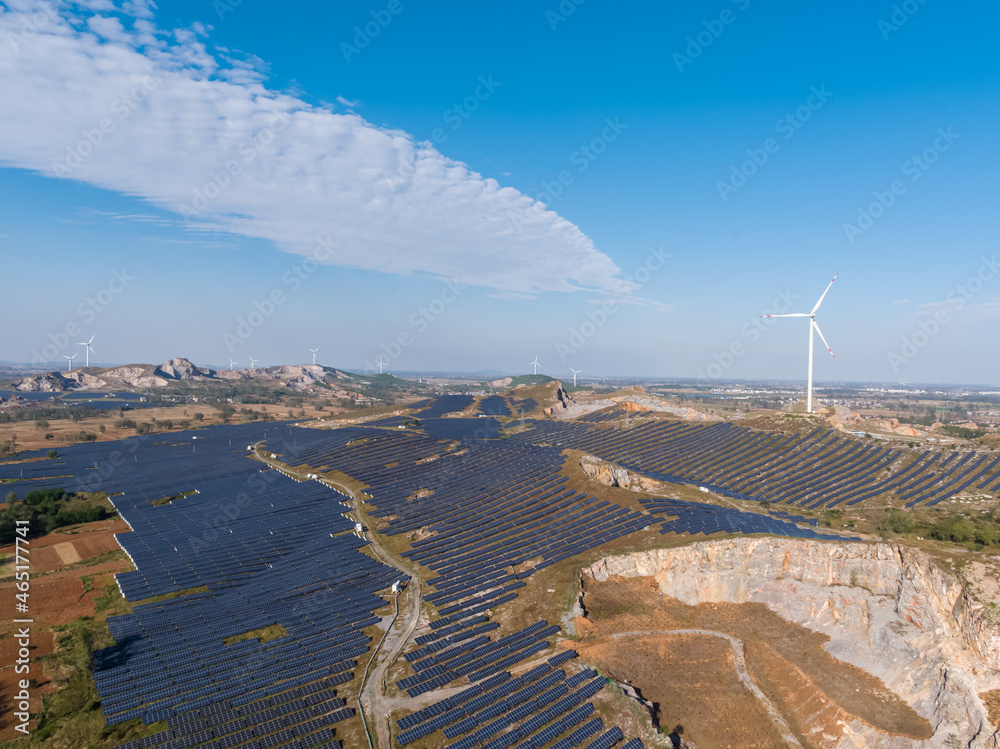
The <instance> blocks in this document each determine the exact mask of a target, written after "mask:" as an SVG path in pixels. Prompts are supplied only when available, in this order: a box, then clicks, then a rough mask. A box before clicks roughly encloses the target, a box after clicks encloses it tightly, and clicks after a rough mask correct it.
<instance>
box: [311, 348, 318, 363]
mask: <svg viewBox="0 0 1000 749" xmlns="http://www.w3.org/2000/svg"><path fill="white" fill-rule="evenodd" d="M309 350H310V351H311V352H312V355H313V364H315V363H316V352H317V351H319V346H317V347H316V348H311V349H309Z"/></svg>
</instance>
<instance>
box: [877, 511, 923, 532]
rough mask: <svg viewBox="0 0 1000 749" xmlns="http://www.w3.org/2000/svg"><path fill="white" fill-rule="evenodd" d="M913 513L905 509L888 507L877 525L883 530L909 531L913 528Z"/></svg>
mask: <svg viewBox="0 0 1000 749" xmlns="http://www.w3.org/2000/svg"><path fill="white" fill-rule="evenodd" d="M913 525H914V520H913V515H911V514H910V513H908V512H906V511H905V510H896V509H892V508H890V509H888V510H886V511H885V517H884V518H882V520H880V521H879V523H878V525H876V526H875V527H876V528H878V530H880V531H882V532H892V533H909V532H910V531H912V530H913Z"/></svg>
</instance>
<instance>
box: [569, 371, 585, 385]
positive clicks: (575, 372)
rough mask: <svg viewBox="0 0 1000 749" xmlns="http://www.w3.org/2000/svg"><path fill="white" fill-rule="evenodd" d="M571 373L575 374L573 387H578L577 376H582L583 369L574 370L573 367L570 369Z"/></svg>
mask: <svg viewBox="0 0 1000 749" xmlns="http://www.w3.org/2000/svg"><path fill="white" fill-rule="evenodd" d="M569 371H570V372H572V373H573V387H576V376H577V375H578V374H580V373H581V372H582V371H583V370H582V369H573V367H570V368H569Z"/></svg>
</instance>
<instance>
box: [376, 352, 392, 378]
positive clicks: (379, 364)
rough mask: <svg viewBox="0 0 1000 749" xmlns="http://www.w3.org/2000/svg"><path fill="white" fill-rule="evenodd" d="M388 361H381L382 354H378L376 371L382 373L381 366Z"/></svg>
mask: <svg viewBox="0 0 1000 749" xmlns="http://www.w3.org/2000/svg"><path fill="white" fill-rule="evenodd" d="M388 363H389V362H386V361H382V354H379V355H378V362H377V364H378V373H379V374H382V367H384V366H385V365H386V364H388Z"/></svg>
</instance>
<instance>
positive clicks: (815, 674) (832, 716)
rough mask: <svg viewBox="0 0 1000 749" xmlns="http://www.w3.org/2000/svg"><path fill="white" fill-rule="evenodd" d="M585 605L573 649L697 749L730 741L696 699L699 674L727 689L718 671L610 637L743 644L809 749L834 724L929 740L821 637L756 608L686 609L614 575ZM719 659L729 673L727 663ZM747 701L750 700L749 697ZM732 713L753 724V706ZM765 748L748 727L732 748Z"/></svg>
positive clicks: (904, 710)
mask: <svg viewBox="0 0 1000 749" xmlns="http://www.w3.org/2000/svg"><path fill="white" fill-rule="evenodd" d="M583 603H584V608H585V610H586V613H587V616H588V621H587V622H586V624H585V634H584V636H583V638H582V639H581V642H580V647H581V652H582V653H583V652H586V654H587V655H588V656H590V657H593V658H594V660H595V661H596V662H597V663H598V665H599V666H601V667H602V668H604V669H605V670H607V671H608V672H609V673H610V675H612V676H613V677H615V678H616V679H618V680H625V679H629V680H630V681H631V682H632V684H633V686H635V687H637V688H638V689H640V690H641V692H642V694H643V696H644V697H645V698H646V699H650V700H652V701H654V702H657V703H659V706H660V707H659V710H660V716H661V726H662V727H663V728H666V729H670V728H672V726H670V725H668V723H670V722H672V721H676V722H678V723H682V724H683V725H684V726H685V728H686V733H685V737H686V738H690V739H691V740H693V741H694V742H695V743H696V744H697V745H698V746H699V747H708V746H720V747H721V746H729V745H731V744H729V743H728V742H729V741H730V738H729V737H728V734H726V733H719V731H722V730H723V729H722V728H720V727H719V726H718V724H717V722H716V717H715V715H714V713H712V714H708V713H706V712H705V704H706V703H705V699H706V697H705V695H704V694H703V692H702V691H701V690H704V689H705V688H706V686H705V685H704V683H703V675H704V674H711V682H712V686H713V688H719V689H721V688H722V687H721V686H719V685H721V684H725V683H726V681H725V680H724V678H723V675H722V673H721V671H720V670H719V669H717V668H712V669H710V668H708V666H707V665H706V666H705V668H704V669H703V670H699V669H697V668H695V667H694V666H693V665H692V662H693V661H686V660H684V659H685V658H689V657H690V658H692V659H693V657H694V656H693V655H692V654H694V653H698V652H702V651H701V649H697V650H696V649H695V648H694V647H693V645H692V646H691V647H690V648H688V649H687V650H683V649H679V648H678V647H677V645H676V642H677V640H676V637H674V636H668V635H650V636H648V638H647V637H645V636H644V637H643V638H642V641H641V642H642V644H641V645H640V644H639V643H638V642H637V641H636V640H632V639H629V640H628V643H627V645H626V644H625V643H618V642H616V641H615V640H612V639H609V638H610V637H611V636H613V635H614V634H616V633H620V632H633V631H650V630H674V629H704V630H711V631H715V632H722V633H725V634H728V635H731V636H733V637H736V638H738V639H740V640H742V641H743V643H744V648H745V653H746V660H747V667H748V669H749V671H750V673H751V675H752V677H753V678H754V680H755V681H756V682H757V684H758V685H759V686H760V687H761V689H762V690H763V692H764V693H765V695H766V696H767V697H768V699H770V700H771V701H772V702H773V703H774V704H775V705H776V706H777V707H778V709H779V711H780V712H782V714H783V715H784V716H785V718H786V719H787V720H788V721H789V723H790V725H791V726H792V729H793V730H794V731H795V732H796V733H797V734H798V735H799V739H800V740H801V741H802V742H803V744H804V745H806V746H813V745H814V743H812V741H811V740H810V739H809V736H810V732H811V731H812V730H813V729H814V728H816V727H817V726H822V727H824V728H827V729H828V730H830V731H835V730H836V727H837V724H838V721H839V720H840V719H846V720H850V719H852V718H857V719H859V720H861V721H863V722H864V723H867V724H868V725H871V726H873V727H875V728H876V729H878V730H880V731H884V732H886V733H890V734H898V735H903V736H908V737H911V738H914V739H926V738H928V737H930V735H931V733H932V731H931V726H930V724H929V723H928V722H927V721H926V720H924V719H923V718H921V717H920V716H919V715H917V714H916V713H915V712H914V711H913V710H912V708H910V707H909V706H908V705H907V704H906V703H904V702H903V701H902V700H900V699H899V698H898V697H897V696H896V695H895V694H894V693H892V692H891V691H889V690H888V689H887V688H886V687H885V685H884V684H883V683H882V682H881V681H880V680H879V679H876V678H875V677H873V676H871V675H870V674H868V673H866V672H864V671H862V670H861V669H858V668H856V667H854V666H851V665H849V664H847V663H844V662H842V661H838V660H837V659H835V658H833V657H832V656H831V655H829V654H828V653H827V652H826V651H825V650H824V649H823V645H824V644H825V643H826V642H827V641H828V639H829V638H828V637H827V636H826V635H823V634H820V633H817V632H812V631H810V630H807V629H805V628H804V627H800V626H798V625H795V624H792V623H790V622H787V621H785V620H784V619H781V617H779V616H778V615H777V614H775V613H773V612H772V611H770V610H769V609H768V608H767V607H766V606H764V605H763V604H756V603H747V604H730V603H704V604H699V605H697V606H689V605H687V604H684V603H681V602H680V601H678V600H676V599H673V598H670V597H668V596H661V595H660V592H659V588H658V586H657V584H656V582H655V580H653V578H629V579H625V578H617V577H615V578H612V579H610V580H609V581H607V582H604V583H599V582H596V581H593V580H588V581H587V582H586V583H585V585H584V599H583ZM661 640H662V641H663V642H662V646H661V642H660V641H661ZM719 643H721V644H722V645H723V646H724V647H723V650H722V651H720V653H724V652H725V651H728V650H729V648H728V644H727V643H725V642H724V641H723V640H721V639H720V640H719ZM633 645H635V647H633ZM705 647H708V648H711V647H714V646H711V645H706V646H705ZM678 651H680V652H678ZM705 652H707V651H705ZM721 657H722V656H721V655H720V658H721ZM724 660H725V661H726V664H727V665H728V663H729V661H730V660H731V657H727V658H726V659H724ZM718 663H722V661H718ZM651 664H655V665H651ZM722 670H725V669H722ZM730 672H731V669H730ZM731 673H732V672H731ZM720 679H722V681H719V680H720ZM716 682H718V684H716ZM744 691H746V690H744ZM746 695H747V698H748V699H750V700H753V697H752V695H750V693H749V692H746ZM716 698H717V697H712V699H716ZM718 698H721V696H720V697H718ZM754 701H755V700H754ZM733 705H734V707H733V709H734V710H737V713H736V714H738V715H740V716H741V718H740V721H739V722H740V724H741V727H745V726H746V725H751V724H752V723H749V722H748V721H749V720H750V719H749V717H747V718H746V720H744V718H743V717H742V716H751V715H752V711H751V710H750V703H749V702H747V703H746V704H745V705H744V704H739V705H737V703H736V702H734V703H733ZM726 730H734V729H731V728H730V729H726ZM772 730H773V729H772ZM695 736H699V737H700V740H699V739H698V738H695ZM769 740H771V738H770V737H769V734H768V732H764V731H763V730H762V729H755V732H754V735H753V736H751V737H746V736H744V737H741V738H740V739H739V741H738V743H739V744H740V745H743V744H746V745H748V746H749V745H751V744H752V742H754V741H762V742H767V741H769ZM713 742H714V743H713ZM752 745H757V744H752ZM759 745H760V746H769V744H767V743H762V744H759Z"/></svg>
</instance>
